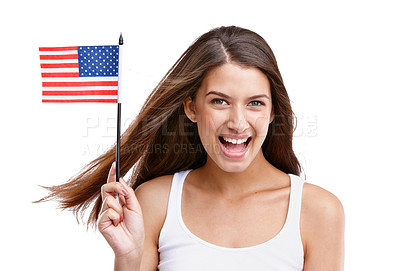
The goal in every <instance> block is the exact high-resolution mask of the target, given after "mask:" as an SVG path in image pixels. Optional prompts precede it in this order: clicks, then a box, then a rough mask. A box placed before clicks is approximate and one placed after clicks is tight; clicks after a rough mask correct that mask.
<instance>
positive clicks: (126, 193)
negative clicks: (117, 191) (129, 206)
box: [122, 187, 128, 196]
mask: <svg viewBox="0 0 400 271" xmlns="http://www.w3.org/2000/svg"><path fill="white" fill-rule="evenodd" d="M122 195H124V196H126V195H128V190H126V189H125V188H123V187H122Z"/></svg>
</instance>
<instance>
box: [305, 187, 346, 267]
mask: <svg viewBox="0 0 400 271" xmlns="http://www.w3.org/2000/svg"><path fill="white" fill-rule="evenodd" d="M301 235H302V239H303V244H304V251H305V256H304V257H305V259H304V269H303V270H304V271H320V270H324V271H342V270H343V269H344V210H343V206H342V204H341V202H340V201H339V199H338V198H337V197H336V196H334V195H333V194H331V193H330V192H328V191H326V190H324V189H322V188H320V187H318V186H315V185H312V184H307V183H306V184H304V190H303V201H302V211H301Z"/></svg>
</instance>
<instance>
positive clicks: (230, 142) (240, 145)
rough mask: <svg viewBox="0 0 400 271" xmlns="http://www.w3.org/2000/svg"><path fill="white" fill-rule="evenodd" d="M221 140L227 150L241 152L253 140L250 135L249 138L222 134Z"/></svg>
mask: <svg viewBox="0 0 400 271" xmlns="http://www.w3.org/2000/svg"><path fill="white" fill-rule="evenodd" d="M219 141H220V142H221V144H222V146H223V147H224V149H225V150H226V151H228V152H231V153H240V152H243V151H245V150H246V148H247V146H248V145H249V143H250V141H251V137H248V138H247V139H231V138H226V137H222V136H220V137H219Z"/></svg>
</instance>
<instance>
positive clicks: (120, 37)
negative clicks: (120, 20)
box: [119, 32, 124, 45]
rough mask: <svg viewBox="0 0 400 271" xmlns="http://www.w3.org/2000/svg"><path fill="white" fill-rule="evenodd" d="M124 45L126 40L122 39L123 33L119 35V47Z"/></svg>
mask: <svg viewBox="0 0 400 271" xmlns="http://www.w3.org/2000/svg"><path fill="white" fill-rule="evenodd" d="M123 44H124V38H123V37H122V32H121V33H120V34H119V45H123Z"/></svg>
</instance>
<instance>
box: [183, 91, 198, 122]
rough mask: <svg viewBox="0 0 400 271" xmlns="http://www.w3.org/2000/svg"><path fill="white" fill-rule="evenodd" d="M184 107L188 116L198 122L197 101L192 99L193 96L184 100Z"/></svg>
mask: <svg viewBox="0 0 400 271" xmlns="http://www.w3.org/2000/svg"><path fill="white" fill-rule="evenodd" d="M183 108H184V110H185V114H186V116H187V117H188V118H189V119H190V120H191V121H192V122H197V117H196V107H195V103H194V101H193V100H192V98H190V97H189V98H187V99H186V100H185V101H184V102H183Z"/></svg>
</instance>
